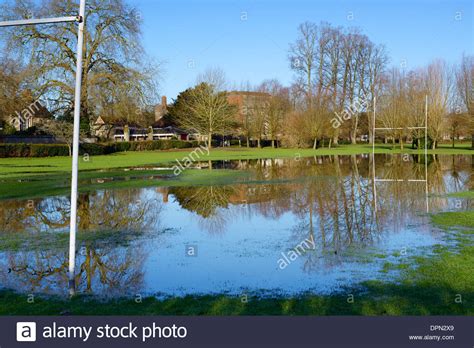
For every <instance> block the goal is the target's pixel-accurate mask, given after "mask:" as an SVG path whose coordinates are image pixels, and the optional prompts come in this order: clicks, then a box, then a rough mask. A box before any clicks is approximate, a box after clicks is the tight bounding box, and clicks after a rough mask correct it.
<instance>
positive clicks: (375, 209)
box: [372, 96, 377, 222]
mask: <svg viewBox="0 0 474 348" xmlns="http://www.w3.org/2000/svg"><path fill="white" fill-rule="evenodd" d="M376 105H377V98H376V97H375V96H374V118H373V125H372V127H373V128H372V174H373V180H374V183H373V184H374V187H373V190H374V215H375V222H377V187H376V181H375V116H376V112H377V107H376Z"/></svg>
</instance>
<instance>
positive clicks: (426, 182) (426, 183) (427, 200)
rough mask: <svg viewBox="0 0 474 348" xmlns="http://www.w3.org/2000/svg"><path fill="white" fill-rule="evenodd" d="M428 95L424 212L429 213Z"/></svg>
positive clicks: (426, 106) (426, 102) (426, 103)
mask: <svg viewBox="0 0 474 348" xmlns="http://www.w3.org/2000/svg"><path fill="white" fill-rule="evenodd" d="M428 189H429V187H428V95H426V99H425V196H426V197H425V198H426V212H427V213H429V212H430V203H429V199H428Z"/></svg>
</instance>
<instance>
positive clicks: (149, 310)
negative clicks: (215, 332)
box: [0, 212, 474, 316]
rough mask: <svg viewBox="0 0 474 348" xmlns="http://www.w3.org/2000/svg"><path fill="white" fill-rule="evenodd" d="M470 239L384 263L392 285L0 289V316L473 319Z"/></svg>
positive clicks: (472, 249)
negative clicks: (133, 293)
mask: <svg viewBox="0 0 474 348" xmlns="http://www.w3.org/2000/svg"><path fill="white" fill-rule="evenodd" d="M472 213H473V212H464V213H460V214H461V215H464V217H463V218H462V219H460V220H459V221H460V222H457V223H456V224H455V225H456V226H459V225H460V224H461V225H464V227H469V226H470V225H471V222H470V221H469V217H470V216H472ZM440 215H441V216H443V214H440ZM461 215H459V216H458V218H459V217H460V216H461ZM443 219H444V218H443ZM434 220H435V221H436V215H435V216H434ZM443 221H444V220H443ZM450 221H451V220H450ZM466 222H467V224H466ZM452 233H454V232H452ZM461 235H462V234H460V236H461ZM472 236H473V235H472V234H470V235H463V237H459V238H457V239H456V240H457V244H456V245H449V246H438V247H436V248H434V250H433V255H432V256H424V257H414V258H412V259H410V261H412V262H411V264H412V265H411V266H408V265H407V263H406V262H404V263H403V264H402V265H403V266H399V267H397V266H395V265H391V264H388V263H386V264H385V266H384V269H387V270H388V269H397V270H399V271H400V276H399V278H398V279H395V281H393V282H383V281H370V282H365V283H363V284H361V286H360V287H357V288H352V289H346V290H345V291H343V292H339V293H336V294H333V295H330V296H316V295H302V296H299V297H292V298H284V297H275V298H261V297H257V296H249V297H245V296H241V297H237V296H226V295H215V296H187V297H182V298H168V299H165V300H158V299H156V298H154V297H148V298H145V299H143V300H142V301H135V298H122V299H116V300H108V301H105V300H104V301H100V300H97V299H94V298H91V297H87V296H77V297H74V298H72V299H70V300H67V299H63V298H59V297H41V296H37V297H35V300H34V303H30V302H31V301H28V299H30V298H29V297H28V296H27V295H21V294H18V293H14V292H12V291H5V290H4V291H0V315H59V314H71V315H396V316H399V315H474V272H473V265H474V246H473V239H472ZM352 299H353V301H352Z"/></svg>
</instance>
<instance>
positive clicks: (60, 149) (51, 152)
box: [0, 144, 69, 158]
mask: <svg viewBox="0 0 474 348" xmlns="http://www.w3.org/2000/svg"><path fill="white" fill-rule="evenodd" d="M68 155H69V148H68V146H67V145H62V144H0V157H1V158H5V157H52V156H68Z"/></svg>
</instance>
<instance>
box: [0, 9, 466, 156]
mask: <svg viewBox="0 0 474 348" xmlns="http://www.w3.org/2000/svg"><path fill="white" fill-rule="evenodd" d="M76 7H77V4H76V3H75V1H73V0H65V1H57V0H41V1H31V0H17V1H6V2H5V3H4V4H2V5H1V15H0V17H1V19H3V20H7V19H13V18H15V19H18V18H28V17H31V16H34V17H45V16H48V17H51V16H62V15H68V14H70V15H72V14H74V13H75V12H76V10H77V9H76ZM86 23H87V26H86V33H85V50H84V57H83V61H84V72H83V89H82V103H81V105H82V113H81V115H82V128H83V132H85V133H90V131H91V123H93V121H94V120H95V119H96V118H97V117H98V116H102V117H104V118H108V119H121V120H126V121H128V122H131V123H132V122H133V123H137V124H141V125H144V126H148V125H149V124H150V123H152V122H153V121H154V115H153V104H154V103H155V101H156V100H157V77H158V76H159V73H160V69H159V66H158V65H157V64H152V63H150V60H149V59H148V57H147V56H146V54H145V50H144V48H143V47H142V45H141V26H142V21H141V18H140V15H139V12H138V10H137V9H136V8H135V7H133V6H131V5H130V4H128V3H127V2H126V1H125V0H105V1H99V0H91V1H88V3H87V18H86ZM0 35H1V38H2V43H3V47H2V62H1V64H0V86H1V88H2V93H1V94H0V121H1V119H2V118H3V120H4V121H5V119H6V117H7V116H8V115H11V114H13V113H14V112H15V111H18V110H22V109H23V108H24V107H25V105H29V104H30V103H32V102H34V101H35V100H41V101H42V102H43V103H45V104H47V106H48V107H47V108H48V110H49V112H50V113H51V115H52V116H53V117H54V118H55V119H56V120H59V121H62V122H71V120H72V111H73V104H72V103H73V92H74V91H73V88H74V81H73V79H74V69H75V45H76V40H77V39H76V33H75V27H74V24H63V25H55V26H32V27H19V28H14V29H6V30H2V32H1V33H0ZM287 58H288V64H289V68H290V69H291V70H292V71H293V73H294V79H293V81H292V83H291V84H290V85H288V86H285V85H283V84H282V83H281V82H279V81H278V79H268V80H265V81H263V82H262V83H260V84H257V85H251V84H250V83H245V84H242V85H241V86H239V87H238V88H237V87H235V86H234V87H235V88H230V83H229V82H228V81H227V79H226V78H225V74H224V72H223V71H221V70H219V69H210V70H208V71H206V72H205V73H204V74H202V75H200V76H199V77H198V80H197V82H196V85H195V86H194V87H191V88H188V89H187V90H186V91H183V92H182V93H180V95H179V96H178V97H177V98H176V99H175V100H174V101H173V104H172V106H171V108H170V112H169V114H168V115H166V119H168V120H169V121H170V124H175V125H178V126H181V127H183V128H186V129H193V130H195V131H196V132H198V133H200V134H202V135H205V136H206V137H207V139H208V144H209V145H210V144H211V139H212V137H213V136H215V135H222V136H224V137H225V136H227V137H234V138H237V137H238V138H239V139H240V140H241V141H243V143H244V144H245V145H246V146H251V144H253V143H256V146H262V141H263V140H266V141H268V142H270V144H271V145H272V146H277V145H282V146H287V147H314V148H317V147H319V146H329V147H330V146H334V145H338V144H339V143H340V142H341V141H344V142H350V143H352V144H355V143H357V142H358V141H368V142H371V141H372V139H373V134H372V129H373V128H374V126H376V127H380V128H393V129H392V130H387V131H384V132H378V133H377V139H376V140H377V141H380V140H384V141H389V140H391V141H392V142H393V143H398V144H400V146H401V147H403V146H404V144H406V143H411V144H412V146H424V144H423V142H424V130H422V129H421V128H422V127H424V126H425V115H424V113H425V101H426V98H427V100H428V134H429V146H430V147H436V146H437V145H438V144H439V142H440V141H442V140H444V139H446V137H447V136H449V138H450V139H451V140H452V141H453V145H454V141H455V140H456V139H459V138H461V137H463V138H467V137H469V136H471V135H472V134H473V133H474V130H473V129H474V127H473V123H474V121H473V120H474V114H473V113H474V110H473V90H474V87H473V86H474V57H473V56H468V55H464V56H463V57H460V61H459V62H458V64H456V65H449V64H447V63H446V62H444V61H443V60H441V59H439V60H435V61H433V62H432V63H430V64H429V65H427V66H426V67H420V68H417V69H411V70H409V69H407V68H405V67H403V66H392V67H391V66H389V63H390V58H389V54H388V52H387V49H386V48H385V46H384V45H382V44H378V43H374V42H373V41H372V40H371V39H370V38H369V37H368V36H367V35H365V34H364V33H363V32H362V31H361V30H360V29H359V28H344V27H340V26H333V25H331V24H329V23H326V22H322V23H319V24H315V23H312V22H305V23H302V24H301V25H299V27H298V30H297V38H296V40H295V41H294V42H293V43H291V44H290V45H289V48H288V57H287ZM232 89H233V90H238V91H240V92H242V93H241V96H243V97H242V98H241V99H240V100H239V102H238V103H236V102H232V101H231V95H232V93H231V92H230V93H229V91H231V90H232ZM374 109H375V110H376V116H377V117H376V124H375V125H374V124H373V119H374V118H373V116H372V115H373V112H374ZM5 128H8V127H7V126H5V127H4V131H5ZM52 128H54V127H52V126H50V127H49V128H48V130H49V131H51V129H52ZM60 128H66V127H60ZM473 139H474V137H473ZM473 142H474V140H473Z"/></svg>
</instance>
